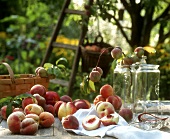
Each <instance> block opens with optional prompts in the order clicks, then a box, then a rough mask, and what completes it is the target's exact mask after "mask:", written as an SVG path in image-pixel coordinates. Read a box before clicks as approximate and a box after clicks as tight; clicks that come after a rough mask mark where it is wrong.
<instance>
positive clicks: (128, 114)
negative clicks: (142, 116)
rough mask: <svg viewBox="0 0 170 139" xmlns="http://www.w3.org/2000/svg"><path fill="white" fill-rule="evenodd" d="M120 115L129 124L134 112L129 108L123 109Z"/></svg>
mask: <svg viewBox="0 0 170 139" xmlns="http://www.w3.org/2000/svg"><path fill="white" fill-rule="evenodd" d="M119 115H120V116H122V117H123V118H124V119H125V120H126V121H127V122H130V121H131V120H132V118H133V112H132V110H131V109H129V108H121V109H120V111H119Z"/></svg>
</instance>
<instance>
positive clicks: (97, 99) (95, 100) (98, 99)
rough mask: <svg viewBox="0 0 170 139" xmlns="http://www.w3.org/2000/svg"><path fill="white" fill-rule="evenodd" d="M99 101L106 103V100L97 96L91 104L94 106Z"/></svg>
mask: <svg viewBox="0 0 170 139" xmlns="http://www.w3.org/2000/svg"><path fill="white" fill-rule="evenodd" d="M99 101H106V99H105V98H104V97H103V96H102V95H97V96H96V97H95V98H94V100H93V104H94V105H96V104H97V103H98V102H99Z"/></svg>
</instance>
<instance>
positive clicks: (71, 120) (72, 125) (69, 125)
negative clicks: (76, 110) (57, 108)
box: [61, 115, 79, 129]
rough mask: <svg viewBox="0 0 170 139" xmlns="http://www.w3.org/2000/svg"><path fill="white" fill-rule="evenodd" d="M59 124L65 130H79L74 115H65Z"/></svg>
mask: <svg viewBox="0 0 170 139" xmlns="http://www.w3.org/2000/svg"><path fill="white" fill-rule="evenodd" d="M61 123H62V125H63V127H64V128H66V129H78V128H79V121H78V119H77V118H76V117H75V116H74V115H67V116H66V117H63V118H62V121H61Z"/></svg>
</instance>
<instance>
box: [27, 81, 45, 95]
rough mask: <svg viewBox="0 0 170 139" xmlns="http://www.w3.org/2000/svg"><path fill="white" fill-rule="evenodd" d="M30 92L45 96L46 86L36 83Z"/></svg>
mask: <svg viewBox="0 0 170 139" xmlns="http://www.w3.org/2000/svg"><path fill="white" fill-rule="evenodd" d="M30 93H31V94H32V95H34V94H39V95H40V96H42V97H44V96H45V93H46V88H45V87H44V86H43V85H41V84H36V85H34V86H32V87H31V89H30Z"/></svg>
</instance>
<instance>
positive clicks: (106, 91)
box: [100, 84, 115, 99]
mask: <svg viewBox="0 0 170 139" xmlns="http://www.w3.org/2000/svg"><path fill="white" fill-rule="evenodd" d="M114 94H115V92H114V89H113V87H112V86H111V85H109V84H105V85H103V86H102V87H101V88H100V95H102V96H103V97H104V98H105V99H106V98H107V97H109V96H112V95H114Z"/></svg>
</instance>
